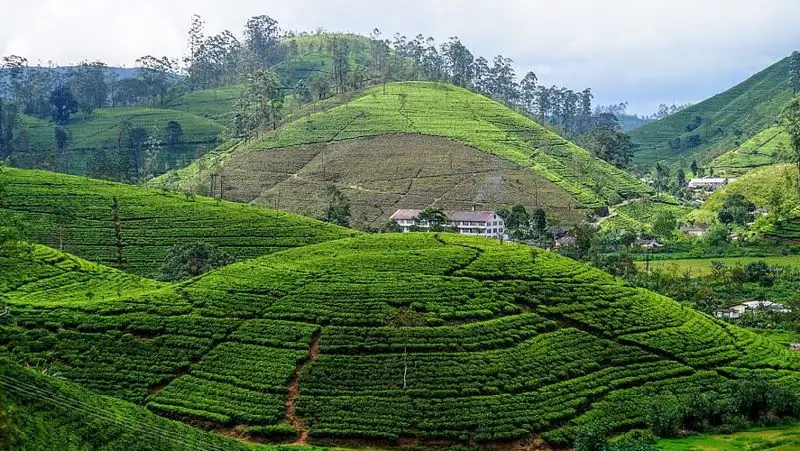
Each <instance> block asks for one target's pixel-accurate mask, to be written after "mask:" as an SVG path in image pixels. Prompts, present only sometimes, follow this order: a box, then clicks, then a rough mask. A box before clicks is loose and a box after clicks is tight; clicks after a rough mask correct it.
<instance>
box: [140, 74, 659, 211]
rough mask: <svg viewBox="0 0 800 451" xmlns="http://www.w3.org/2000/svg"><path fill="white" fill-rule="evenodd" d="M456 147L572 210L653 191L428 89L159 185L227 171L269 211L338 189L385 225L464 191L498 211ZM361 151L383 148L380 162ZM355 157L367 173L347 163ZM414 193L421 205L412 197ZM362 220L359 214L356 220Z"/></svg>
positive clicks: (227, 155) (469, 101) (377, 99)
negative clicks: (282, 202)
mask: <svg viewBox="0 0 800 451" xmlns="http://www.w3.org/2000/svg"><path fill="white" fill-rule="evenodd" d="M415 136H421V137H428V138H429V137H435V138H438V140H433V139H422V138H420V139H419V142H418V143H416V144H415V143H414V142H413V138H412V137H415ZM374 138H380V139H381V141H378V142H375V141H373V139H374ZM449 142H455V144H456V145H457V146H460V147H462V148H468V149H470V150H471V151H474V152H481V153H484V154H488V155H489V156H493V157H496V158H497V161H496V162H495V163H493V165H494V166H495V168H496V169H495V170H494V172H492V173H491V174H489V175H491V176H493V177H494V178H504V179H507V180H509V184H511V185H513V184H514V183H517V184H519V185H521V186H523V187H524V189H523V191H528V192H531V191H533V189H532V188H531V185H532V183H531V182H529V181H521V180H520V181H518V182H514V180H516V179H517V178H520V179H521V178H522V177H518V176H514V175H513V174H509V173H508V172H507V171H505V170H503V169H502V168H503V167H506V166H508V167H516V168H518V170H523V171H525V172H528V173H529V175H528V176H527V177H525V178H526V179H532V178H534V177H537V178H540V179H542V181H541V182H539V184H540V185H542V186H543V187H544V188H545V189H546V190H549V191H553V189H552V188H551V187H552V186H555V187H557V188H558V190H557V192H556V196H557V197H558V198H563V197H564V196H565V195H566V196H568V197H570V198H571V200H570V203H571V204H572V205H573V207H572V208H573V209H585V208H589V209H592V208H599V207H602V206H604V205H606V204H607V203H612V204H613V203H617V202H619V201H621V200H622V199H624V198H631V197H636V196H639V195H641V194H643V193H647V192H649V191H650V188H648V187H646V186H645V185H643V184H642V183H641V182H640V181H639V180H637V179H636V178H634V177H633V176H631V175H630V174H628V173H627V172H625V171H622V170H620V169H617V168H616V167H613V166H611V165H609V164H607V163H605V162H604V161H602V160H599V159H597V158H595V157H593V156H592V155H590V154H589V153H588V152H587V151H586V150H584V149H581V148H580V147H578V146H576V145H574V144H573V143H571V142H569V141H566V140H564V139H562V138H560V137H558V136H557V135H555V134H553V133H551V132H549V131H547V130H546V129H544V128H543V127H541V126H539V125H538V124H536V123H535V122H533V121H531V120H530V119H528V118H526V117H524V116H522V115H520V114H518V113H516V112H514V111H511V110H509V109H508V108H506V107H504V106H503V105H500V104H499V103H497V102H494V101H492V100H490V99H488V98H486V97H483V96H480V95H477V94H474V93H471V92H469V91H467V90H464V89H460V88H457V87H455V86H452V85H447V84H437V83H427V82H404V83H391V84H387V85H386V87H385V89H384V87H382V86H381V87H375V88H370V89H368V90H367V91H365V92H364V93H362V95H360V96H359V97H356V98H355V99H353V100H351V101H349V102H347V103H345V104H343V105H340V106H338V107H335V108H332V109H330V110H327V111H323V112H319V113H314V114H311V115H307V116H303V117H302V118H300V119H298V120H295V121H293V122H290V123H289V124H287V125H285V126H283V127H281V128H279V129H278V130H277V131H275V132H272V133H269V134H267V135H265V136H264V137H262V138H259V139H254V140H251V141H250V142H247V143H245V144H242V145H239V146H236V147H235V148H233V149H231V150H229V151H225V152H215V153H213V154H212V155H209V156H208V157H207V158H204V159H202V160H200V161H199V162H197V163H195V164H192V165H191V166H190V167H188V168H186V169H183V170H179V171H177V172H175V173H171V174H166V175H164V176H162V177H160V178H159V179H157V180H155V181H154V182H153V185H154V186H169V187H178V188H181V189H197V188H198V187H200V188H199V189H203V188H202V187H205V186H207V185H208V183H206V181H207V180H208V179H209V177H210V175H211V174H212V173H217V172H218V171H223V172H225V171H227V173H226V176H225V177H224V178H225V179H226V180H228V181H229V182H228V185H227V186H225V187H224V189H225V190H226V192H230V193H231V194H230V195H231V197H232V198H235V199H238V200H244V201H247V202H255V203H265V204H269V203H270V202H274V201H275V200H276V199H277V198H279V197H281V195H285V193H287V192H288V193H289V194H288V195H289V196H290V198H298V197H300V198H311V199H312V202H313V199H314V198H315V197H319V195H320V194H319V193H323V192H324V189H325V187H326V185H328V184H331V183H333V184H337V185H338V186H339V187H340V189H342V190H345V191H347V192H348V194H351V193H355V192H358V191H360V192H361V193H362V195H363V198H360V199H358V204H366V205H372V206H373V207H372V209H371V210H370V209H369V208H367V207H366V206H365V207H363V209H364V210H366V211H365V212H363V214H364V215H365V216H367V217H368V218H369V220H370V221H373V220H374V218H375V216H376V215H375V212H376V211H377V212H378V213H377V216H378V217H379V218H381V219H383V220H385V219H388V216H389V215H391V213H393V212H394V210H392V208H393V207H396V206H397V205H399V204H404V203H407V202H410V201H412V200H413V201H415V206H424V205H427V204H430V203H435V202H438V201H439V197H441V196H442V195H447V194H448V191H450V190H453V191H458V190H459V189H460V188H461V187H463V186H465V185H469V186H472V187H473V188H472V190H467V192H466V193H461V194H463V195H461V196H460V198H459V199H453V200H458V201H462V202H463V201H467V202H473V203H477V204H478V205H482V206H484V207H485V208H496V207H498V206H499V205H500V204H501V201H499V200H496V199H492V198H491V193H484V192H483V190H484V185H486V186H492V184H491V183H482V180H483V178H484V176H485V173H484V172H483V169H482V168H481V167H478V168H476V169H474V170H469V169H468V165H465V164H464V162H465V161H467V160H475V159H476V158H475V157H469V156H467V154H468V153H469V152H467V151H466V150H465V149H461V150H452V152H451V149H450V148H451V147H453V146H452V145H450V144H448V143H449ZM359 147H363V148H364V149H367V150H368V149H371V148H376V149H378V150H377V156H375V155H371V154H369V153H365V152H366V151H365V150H363V149H362V150H361V151H360V150H358V148H359ZM384 147H386V148H388V149H391V150H392V151H393V153H392V154H391V155H388V157H389V158H391V159H394V160H396V161H401V164H400V169H399V172H400V173H399V174H398V173H397V172H395V169H394V168H395V167H396V165H392V164H385V165H384V164H381V162H382V161H383V159H385V158H383V157H386V155H384V152H382V151H380V149H382V148H384ZM357 159H360V160H361V165H355V167H353V166H352V165H350V164H349V163H350V162H352V161H354V160H357ZM405 162H414V163H417V164H418V166H419V167H418V169H417V171H416V173H415V172H412V171H409V170H407V169H409V166H411V164H406V163H405ZM365 164H372V167H371V168H370V169H371V170H367V171H363V170H360V169H361V166H362V165H365ZM408 172H411V173H410V174H409V173H408ZM434 176H435V177H434ZM426 177H434V178H426ZM426 182H430V184H431V188H430V192H425V190H424V189H422V188H420V189H417V190H413V189H411V188H414V185H415V184H421V183H426ZM475 191H477V193H475ZM509 191H511V192H512V194H513V190H509ZM301 193H302V195H301ZM415 193H420V194H419V196H418V197H420V199H419V200H418V199H416V198H414V197H415V196H414V194H415ZM406 195H409V197H411V198H413V199H404V197H405V196H406ZM457 197H458V196H457ZM509 197H511V196H509ZM462 199H463V200H462ZM540 199H541V202H540V205H548V204H550V205H556V204H559V205H562V206H563V205H564V202H560V201H559V202H557V201H556V200H555V199H548V196H547V193H544V191H543V193H542V195H541V198H540ZM530 203H531V201H530V200H529V201H528V202H527V204H528V205H530ZM437 205H438V203H437ZM289 206H290V207H294V205H293V204H289ZM405 206H408V205H405ZM356 207H357V208H361V207H360V205H356ZM389 210H391V211H389ZM361 213H362V211H360V210H359V211H357V212H356V216H358V215H360V214H361Z"/></svg>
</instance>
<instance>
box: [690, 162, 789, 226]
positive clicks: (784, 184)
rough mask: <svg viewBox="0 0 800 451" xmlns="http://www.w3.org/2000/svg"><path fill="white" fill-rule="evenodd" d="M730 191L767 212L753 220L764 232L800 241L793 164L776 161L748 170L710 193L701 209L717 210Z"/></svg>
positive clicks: (714, 211)
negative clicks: (777, 162)
mask: <svg viewBox="0 0 800 451" xmlns="http://www.w3.org/2000/svg"><path fill="white" fill-rule="evenodd" d="M731 194H741V195H742V196H744V197H745V198H746V199H747V200H749V201H750V202H752V203H753V204H755V205H757V206H759V207H762V208H766V209H767V211H768V213H769V214H768V215H767V216H766V217H765V218H761V219H760V221H758V222H757V223H756V226H758V227H759V228H760V229H761V231H762V232H764V233H765V234H766V235H768V236H772V237H775V238H786V239H792V240H800V198H799V197H798V196H800V195H798V193H797V168H796V166H794V165H791V164H779V165H775V166H768V167H765V168H762V169H758V170H755V171H752V172H749V173H747V174H745V175H744V176H742V177H740V178H738V179H736V180H735V181H733V182H731V183H729V184H728V185H727V186H726V187H725V188H723V189H721V190H719V191H717V192H715V193H714V194H712V195H711V197H710V198H709V199H708V201H706V203H705V204H703V207H702V209H703V210H704V211H707V212H713V213H716V212H718V211H719V210H720V209H721V208H722V205H723V203H724V202H725V198H726V197H727V196H729V195H731Z"/></svg>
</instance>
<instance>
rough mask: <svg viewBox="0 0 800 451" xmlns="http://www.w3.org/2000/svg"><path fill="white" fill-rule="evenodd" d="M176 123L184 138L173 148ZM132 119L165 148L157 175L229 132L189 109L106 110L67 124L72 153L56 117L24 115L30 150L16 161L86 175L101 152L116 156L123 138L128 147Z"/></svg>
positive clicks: (213, 144)
mask: <svg viewBox="0 0 800 451" xmlns="http://www.w3.org/2000/svg"><path fill="white" fill-rule="evenodd" d="M194 105H195V107H194V109H195V110H196V111H197V112H201V110H202V109H203V108H204V107H202V106H200V104H199V102H195V103H194ZM205 108H208V107H205ZM187 110H189V108H187ZM170 121H174V122H177V123H178V124H180V126H181V130H182V134H181V136H180V138H179V142H177V143H175V144H174V145H172V146H167V145H166V143H167V124H168V123H169V122H170ZM126 122H127V123H128V127H129V129H132V128H136V127H142V128H144V129H145V130H146V131H147V133H148V134H149V135H151V136H153V138H155V139H156V140H158V142H159V146H160V150H159V152H158V154H157V155H156V160H155V168H154V170H155V173H156V174H161V173H164V172H166V171H167V170H170V169H174V168H176V167H183V166H185V165H187V164H189V163H190V162H191V161H193V160H194V159H196V158H197V157H198V156H199V155H202V154H203V153H205V152H206V151H208V150H211V149H213V148H215V147H217V145H218V144H219V141H220V135H221V134H222V132H223V131H224V130H225V127H224V126H223V125H221V124H220V123H218V122H216V121H214V120H212V119H208V118H206V117H201V116H199V115H196V114H192V113H190V112H186V111H179V110H172V109H166V108H142V107H118V108H101V109H97V110H95V111H93V112H92V114H91V115H90V116H89V117H82V116H81V115H78V116H74V117H73V118H72V119H71V120H70V122H69V123H68V124H66V125H65V126H64V127H65V128H66V129H67V130H68V131H69V144H68V146H67V149H66V151H64V152H61V151H59V152H55V151H54V150H53V149H55V138H54V135H55V127H56V125H55V124H54V123H53V122H52V121H46V120H41V119H37V118H33V117H30V116H23V118H22V125H21V129H24V130H26V132H27V134H28V137H29V138H28V139H29V141H30V146H29V147H30V151H29V152H18V153H15V154H14V155H13V158H12V162H13V163H14V165H16V166H19V167H37V168H42V167H47V166H48V165H49V164H51V165H53V166H55V167H56V168H57V169H58V170H59V172H66V173H71V174H80V175H84V174H87V173H90V172H91V170H90V167H91V165H92V164H93V160H96V159H97V158H100V157H99V153H100V151H103V152H104V153H106V154H107V158H109V159H110V158H111V155H113V154H114V153H115V152H116V149H117V148H118V147H119V141H120V140H123V144H124V145H127V144H126V143H127V141H125V140H127V139H128V136H127V135H125V133H127V132H125V133H122V135H120V133H121V127H122V126H123V124H124V123H126ZM17 133H20V132H19V131H18V132H17ZM43 149H49V150H50V151H51V154H52V158H53V160H54V161H53V162H52V163H49V162H48V161H46V159H47V155H46V152H45V151H43ZM94 163H95V164H96V161H95V162H94ZM106 165H108V166H112V165H113V163H112V162H108V163H106ZM107 170H108V169H107Z"/></svg>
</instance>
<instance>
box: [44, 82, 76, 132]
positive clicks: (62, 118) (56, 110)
mask: <svg viewBox="0 0 800 451" xmlns="http://www.w3.org/2000/svg"><path fill="white" fill-rule="evenodd" d="M50 104H51V105H52V106H53V120H54V121H55V123H56V124H59V125H64V124H66V123H68V122H69V117H70V116H71V115H72V114H73V113H76V112H77V111H78V102H77V101H75V97H73V96H72V92H70V90H69V87H67V86H66V85H62V86H59V87H57V88H56V89H54V90H53V92H52V93H51V94H50Z"/></svg>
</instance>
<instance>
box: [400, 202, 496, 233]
mask: <svg viewBox="0 0 800 451" xmlns="http://www.w3.org/2000/svg"><path fill="white" fill-rule="evenodd" d="M420 213H422V210H416V209H400V210H397V211H396V212H395V213H394V214H393V215H392V216H391V217H390V218H391V220H392V221H394V222H395V223H397V225H398V227H400V229H401V230H402V231H403V232H410V231H411V230H412V229H414V228H418V229H421V230H425V229H429V228H430V227H431V225H430V224H429V223H428V222H427V221H421V220H419V214H420ZM446 214H447V217H448V218H449V219H450V226H452V227H455V228H456V229H457V230H458V233H460V234H462V235H475V236H484V237H487V238H503V239H508V235H507V234H506V223H505V221H504V220H503V218H502V217H501V216H500V215H499V214H497V212H494V211H452V212H446Z"/></svg>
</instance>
